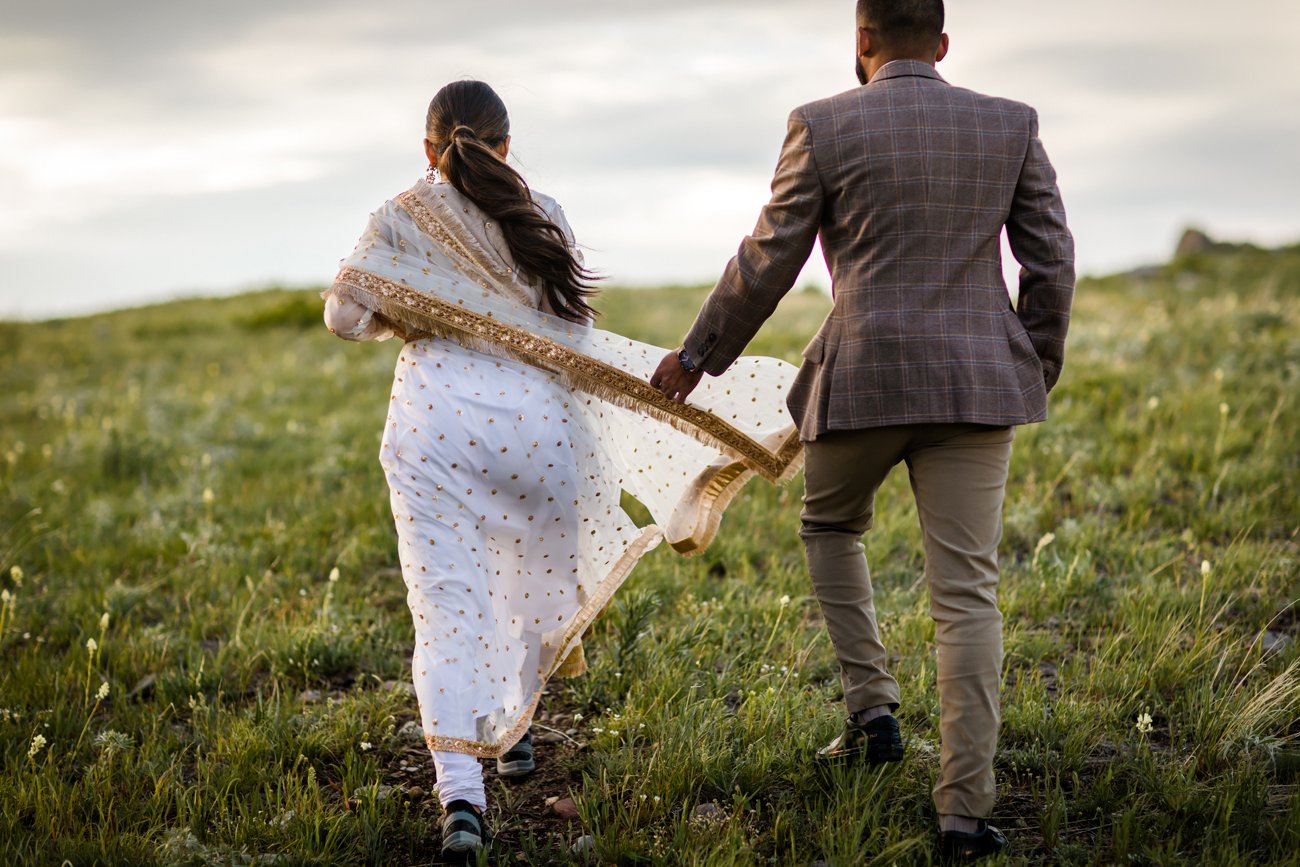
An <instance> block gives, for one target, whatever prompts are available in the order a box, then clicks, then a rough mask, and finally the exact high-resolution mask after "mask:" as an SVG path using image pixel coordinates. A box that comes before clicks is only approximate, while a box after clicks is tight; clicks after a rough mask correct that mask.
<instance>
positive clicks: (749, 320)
mask: <svg viewBox="0 0 1300 867" xmlns="http://www.w3.org/2000/svg"><path fill="white" fill-rule="evenodd" d="M822 206H823V192H822V186H821V180H820V178H819V177H818V174H817V164H816V161H815V159H814V157H813V148H812V135H811V132H810V131H809V128H808V123H807V121H806V120H805V119H804V117H803V115H802V113H801V112H800V110H799V109H796V110H795V111H794V112H793V113H792V114H791V115H790V121H789V126H788V129H787V132H786V137H785V144H784V146H783V147H782V148H781V156H780V159H779V160H778V161H777V166H776V174H775V176H774V177H773V179H772V198H771V200H770V201H769V202H768V203H767V205H766V206H765V207H764V208H763V211H762V213H761V214H760V215H759V218H758V225H757V226H756V227H755V228H754V231H753V233H752V234H750V235H749V236H748V237H746V238H745V240H743V241H742V242H741V244H740V250H739V252H737V253H736V256H735V258H733V259H732V260H731V261H730V262H729V263H727V267H726V269H725V270H724V271H723V273H722V278H721V279H720V280H719V281H718V285H717V286H715V287H714V289H713V291H712V292H711V293H710V294H709V297H708V299H707V300H706V301H705V302H704V306H703V307H702V308H700V312H699V315H698V316H697V317H696V318H695V324H694V325H692V326H691V330H690V332H689V333H688V334H687V336H686V340H685V341H684V342H683V344H682V345H683V346H684V347H685V348H686V351H687V353H688V354H689V355H690V356H691V360H692V361H694V362H695V363H696V365H698V366H699V367H701V368H702V369H703V370H704V371H705V372H706V373H709V374H711V375H713V376H717V375H719V374H721V373H722V372H723V371H725V370H726V369H727V368H728V367H730V366H731V363H732V362H733V361H735V360H736V358H738V357H739V356H740V353H741V352H743V351H744V349H745V346H746V345H748V344H749V341H750V340H752V339H753V337H754V335H755V334H757V333H758V329H759V328H760V327H762V325H763V323H764V322H766V321H767V319H768V317H769V316H771V315H772V311H773V310H775V309H776V305H777V304H778V303H779V302H780V300H781V298H782V297H784V296H785V294H786V293H787V292H789V291H790V287H792V286H793V285H794V282H795V280H797V279H798V278H799V272H800V271H801V270H802V269H803V266H804V263H805V262H807V261H808V255H809V254H810V253H811V252H812V247H813V242H814V241H816V240H817V231H818V228H819V227H820V225H821V215H822Z"/></svg>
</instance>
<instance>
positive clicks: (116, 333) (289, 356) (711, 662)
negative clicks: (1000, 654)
mask: <svg viewBox="0 0 1300 867" xmlns="http://www.w3.org/2000/svg"><path fill="white" fill-rule="evenodd" d="M701 295H702V293H701V291H699V290H692V289H664V290H658V291H639V292H630V291H610V292H609V293H607V294H606V295H605V296H604V298H603V299H602V301H601V305H600V306H601V307H602V308H603V309H604V310H605V312H606V316H605V320H604V324H605V325H606V326H607V327H609V328H612V329H615V330H620V331H624V332H627V333H629V334H632V335H635V336H637V337H640V338H643V339H647V340H652V341H656V342H659V343H661V344H674V343H675V342H676V341H677V340H678V339H680V335H681V334H682V332H683V329H684V326H685V324H686V323H687V321H688V318H689V316H690V314H691V313H692V312H693V311H694V309H695V307H696V304H697V303H698V301H699V300H700V298H701ZM1298 301H1300V248H1291V249H1289V250H1283V251H1275V252H1264V251H1256V250H1250V249H1243V250H1235V251H1222V252H1218V253H1214V254H1206V255H1203V256H1201V257H1198V258H1192V259H1185V260H1182V261H1179V262H1176V263H1174V264H1172V265H1170V266H1168V267H1166V268H1164V269H1161V270H1159V271H1158V272H1152V273H1149V274H1146V275H1145V276H1127V277H1114V278H1108V279H1101V280H1088V281H1085V282H1084V283H1083V284H1082V285H1081V286H1080V288H1079V293H1078V298H1077V303H1076V312H1075V326H1074V330H1073V332H1072V334H1071V341H1070V350H1069V359H1068V362H1067V368H1066V374H1065V377H1064V379H1063V381H1062V383H1061V385H1060V387H1059V388H1058V390H1057V391H1056V392H1055V393H1054V395H1053V404H1052V418H1051V421H1050V422H1048V423H1047V424H1045V425H1040V426H1035V427H1030V428H1025V429H1022V430H1021V431H1020V432H1019V434H1018V438H1017V442H1016V449H1015V456H1014V459H1013V463H1012V470H1011V481H1010V487H1009V495H1008V499H1007V506H1006V533H1005V539H1004V543H1003V546H1002V563H1003V589H1002V604H1003V610H1004V613H1005V615H1006V670H1005V685H1004V689H1003V706H1004V712H1005V721H1004V726H1003V730H1002V740H1001V749H1000V752H999V755H998V760H997V772H998V778H999V786H1000V793H1001V795H1000V800H999V802H998V806H997V808H996V818H995V821H996V822H997V823H998V824H999V825H1001V826H1002V827H1003V828H1004V829H1006V830H1007V831H1008V832H1009V834H1010V836H1011V838H1012V848H1011V850H1010V853H1009V855H1008V856H1006V857H1005V859H1003V860H1004V862H1005V863H1008V864H1026V863H1063V864H1090V863H1103V864H1116V863H1122V864H1169V863H1182V862H1201V863H1211V864H1295V863H1297V859H1298V858H1300V856H1298V855H1297V852H1300V743H1298V741H1300V722H1298V721H1297V720H1300V646H1298V644H1300V642H1298V640H1297V639H1300V616H1298V615H1297V611H1296V607H1297V606H1296V604H1295V600H1296V599H1297V597H1300V577H1298V576H1300V537H1298V535H1297V534H1298V528H1300V504H1298V503H1297V497H1298V494H1297V489H1298V485H1300V472H1298V470H1300V466H1298V464H1300V457H1298V451H1300V449H1298V448H1297V441H1298V439H1300V399H1298V397H1297V386H1298V384H1300V315H1298V314H1297V309H1298ZM826 308H827V302H826V300H825V299H824V298H822V297H821V296H819V295H817V294H815V293H807V292H804V293H795V294H793V295H792V296H791V297H790V298H789V299H787V301H786V303H785V304H784V305H783V306H782V308H781V310H780V312H779V313H778V315H777V317H776V319H775V320H774V321H773V322H772V323H771V324H770V325H769V326H768V328H766V329H765V330H764V332H763V334H762V335H760V337H759V339H758V340H757V341H756V343H755V344H754V346H753V347H752V349H753V351H755V352H759V353H764V354H773V355H779V356H782V357H785V358H788V359H791V360H797V358H798V353H799V349H800V348H801V347H802V345H803V344H804V342H806V340H807V339H808V338H809V337H810V336H811V334H812V333H813V331H814V329H815V327H816V325H817V323H818V322H819V320H820V318H821V316H822V315H823V314H824V312H825V310H826ZM318 311H319V301H318V300H317V299H316V298H315V297H314V296H313V295H311V294H310V293H291V292H266V293H260V294H257V295H251V296H245V297H241V298H232V299H225V300H213V301H187V302H182V303H175V304H169V305H164V306H158V307H152V308H147V309H141V310H132V311H125V312H120V313H114V314H108V315H102V316H95V317H90V318H85V319H77V320H70V321H61V322H49V323H42V324H36V325H32V324H15V323H8V324H0V346H3V356H0V425H2V426H0V586H3V588H4V590H3V596H2V599H3V605H2V608H0V662H2V666H0V807H2V808H3V815H2V816H0V864H6V865H7V864H50V865H59V864H61V863H63V862H64V861H65V859H66V861H67V862H69V863H71V864H73V865H90V864H132V865H148V864H195V865H200V864H202V865H218V864H221V865H225V864H241V865H242V864H248V865H269V864H272V863H274V864H277V865H290V864H403V865H404V864H429V863H432V862H433V861H434V860H435V855H436V852H437V847H438V830H437V823H438V818H439V815H440V814H439V809H438V807H437V805H436V803H435V799H434V798H432V797H431V795H430V794H429V789H430V783H431V781H432V770H431V767H430V762H429V759H428V755H427V753H425V752H424V750H423V748H422V746H421V742H420V738H419V732H418V728H419V726H418V722H415V721H416V719H417V710H416V706H415V701H414V698H413V697H412V695H411V694H410V693H409V690H408V688H407V687H406V680H407V677H408V669H409V664H410V663H409V660H410V646H409V645H410V642H411V640H412V630H411V624H410V620H409V614H408V612H407V609H406V604H405V590H404V587H403V585H402V581H401V578H400V575H399V574H398V572H397V571H396V569H395V568H394V566H395V541H394V534H393V529H392V526H391V523H390V522H391V518H390V516H389V513H388V505H387V492H386V489H385V485H384V481H383V478H382V475H381V472H380V468H379V465H378V462H377V452H378V438H379V430H380V425H381V423H382V419H383V417H384V413H385V404H386V402H387V396H388V388H389V382H390V377H391V373H392V366H393V359H394V356H395V353H396V347H395V346H394V345H393V344H386V345H385V344H381V345H371V346H355V345H348V344H344V343H343V342H341V341H338V340H336V339H335V338H333V337H331V336H330V335H329V334H328V333H326V331H325V330H324V328H323V327H322V326H321V325H320V322H319V312H318ZM800 493H801V485H800V484H799V483H798V482H796V483H794V484H792V485H790V486H788V487H785V488H782V489H776V488H772V487H769V486H764V485H760V484H758V483H752V486H751V488H750V489H749V490H748V491H747V493H746V495H745V496H743V497H742V498H741V499H740V500H738V502H737V503H736V505H735V506H734V507H733V508H732V510H731V512H730V513H729V514H728V516H727V518H726V520H725V521H724V524H723V530H722V533H721V534H720V535H719V537H718V541H717V543H716V544H715V545H714V546H713V547H712V548H711V549H710V550H709V551H708V552H706V553H705V555H704V556H702V557H700V558H697V559H692V560H683V559H680V558H677V557H675V556H674V555H673V554H672V553H671V552H670V551H668V550H667V549H666V546H663V547H661V548H660V549H659V550H658V551H656V552H654V553H653V554H652V555H651V556H650V557H648V558H647V559H646V560H645V561H643V563H642V565H641V566H640V567H639V568H638V569H637V571H636V572H635V573H634V574H633V576H632V578H631V579H630V581H629V583H628V585H627V587H626V588H625V590H624V591H623V593H622V595H621V597H620V598H619V600H618V601H617V603H616V604H615V605H614V606H613V607H612V608H611V609H610V611H609V612H607V615H606V616H605V618H604V619H602V620H601V621H600V622H599V624H598V625H597V627H596V631H595V635H594V636H593V639H592V641H591V642H590V643H589V645H588V657H589V659H590V661H591V663H592V671H591V673H590V674H589V675H588V676H587V677H585V678H582V679H579V680H576V681H571V682H563V683H557V684H555V685H553V686H552V689H551V693H550V695H549V697H548V699H547V701H546V703H545V706H544V710H543V713H542V716H541V718H540V722H541V727H539V728H538V729H537V731H538V734H539V735H540V736H541V739H542V740H545V741H549V742H550V743H547V744H544V745H543V746H541V747H539V760H540V764H541V767H540V768H539V771H538V774H537V776H536V777H535V778H534V779H532V780H530V781H528V782H526V783H523V784H519V785H513V786H508V785H506V784H505V783H504V782H503V781H500V780H498V779H496V778H495V776H492V777H490V779H489V794H490V797H491V798H492V799H493V812H492V814H491V819H492V821H493V823H494V824H495V825H496V826H497V827H498V828H499V829H500V837H501V840H502V845H501V846H500V847H499V848H498V850H497V854H496V856H495V859H494V861H495V863H501V864H525V863H527V864H546V863H567V862H568V861H569V860H570V856H569V854H568V852H569V846H570V845H571V844H572V843H573V842H574V841H575V840H577V839H578V838H579V837H581V836H582V835H590V836H591V837H592V838H594V858H593V860H595V861H598V862H599V863H606V864H709V865H731V864H735V865H748V864H778V865H786V864H793V865H799V864H804V865H807V864H813V863H815V862H818V861H820V862H823V863H825V864H830V865H854V864H886V863H902V864H911V863H926V862H927V861H928V860H929V859H930V857H931V853H932V851H933V850H934V846H935V837H934V831H933V827H934V815H933V807H932V805H931V802H930V795H929V790H930V787H931V785H932V784H933V782H934V778H935V776H936V773H937V768H938V759H937V743H936V738H937V712H938V711H937V699H936V697H935V692H934V678H935V664H934V644H933V635H934V633H933V626H932V624H931V622H930V620H929V617H928V613H927V603H926V596H925V588H924V586H922V585H921V584H920V582H919V576H920V574H921V572H920V570H921V559H920V557H921V554H920V545H919V534H918V530H917V526H916V515H915V510H914V508H913V506H912V504H911V501H910V500H911V498H910V494H909V492H908V490H907V483H906V478H905V473H896V474H895V475H894V476H893V477H891V479H890V480H889V481H888V483H887V484H886V486H885V488H884V489H883V490H882V492H881V495H880V501H879V503H878V510H877V511H878V517H877V526H876V528H875V529H874V530H873V531H872V532H871V534H870V535H869V536H868V538H867V543H868V552H869V556H870V558H871V562H872V565H873V570H874V575H875V578H876V582H877V586H878V592H877V604H878V605H879V607H880V611H881V617H882V621H883V630H884V636H885V641H886V643H887V645H888V646H889V648H890V650H891V653H892V654H893V669H894V671H895V673H896V675H897V676H898V679H899V681H900V683H901V684H902V688H903V706H902V709H901V710H900V719H901V720H902V723H903V725H904V728H905V731H906V735H907V737H908V739H909V752H908V757H907V759H906V761H905V762H903V763H902V764H901V765H899V766H895V767H892V768H890V769H887V770H884V771H866V770H852V769H838V770H835V771H832V772H817V771H816V770H815V769H814V768H813V767H812V764H811V756H812V753H813V752H814V750H815V749H816V747H818V746H820V745H821V744H822V743H824V742H826V741H827V740H829V739H830V738H831V737H832V736H833V735H834V734H835V733H836V731H837V730H838V727H839V726H840V725H841V720H842V716H841V713H842V709H841V705H840V704H839V697H840V696H839V685H838V680H837V676H836V667H835V663H834V658H833V656H832V653H831V650H830V647H829V643H828V641H827V638H826V635H825V630H824V627H823V625H822V621H821V619H820V615H819V612H818V608H817V605H816V602H815V600H813V599H812V598H811V595H810V594H811V588H810V584H809V581H808V579H807V576H806V573H805V571H804V567H803V555H802V549H801V546H800V544H799V541H798V538H797V536H796V527H797V523H798V504H799V497H800ZM569 795H572V796H573V797H574V798H575V800H576V803H577V807H578V812H579V818H578V819H576V820H572V821H570V820H565V819H563V818H561V817H560V816H558V815H556V813H555V811H554V810H553V809H552V808H551V807H550V805H549V804H548V801H549V800H550V799H552V798H556V797H561V798H562V797H565V796H569Z"/></svg>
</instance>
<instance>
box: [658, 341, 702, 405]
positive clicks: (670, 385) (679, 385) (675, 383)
mask: <svg viewBox="0 0 1300 867" xmlns="http://www.w3.org/2000/svg"><path fill="white" fill-rule="evenodd" d="M703 377H704V371H703V370H701V369H699V368H698V367H697V368H696V369H695V370H691V371H688V370H686V369H685V368H684V367H682V363H681V361H679V360H678V358H677V353H676V352H670V353H668V354H667V355H665V356H664V360H663V361H661V362H659V368H658V369H657V370H655V372H654V376H651V377H650V384H651V385H653V386H654V387H655V388H657V389H659V390H660V391H661V392H663V394H664V397H666V398H668V399H669V400H675V401H677V402H678V403H686V398H687V397H688V396H689V395H690V393H691V392H692V391H694V390H695V386H697V385H699V384H700V379H702V378H703Z"/></svg>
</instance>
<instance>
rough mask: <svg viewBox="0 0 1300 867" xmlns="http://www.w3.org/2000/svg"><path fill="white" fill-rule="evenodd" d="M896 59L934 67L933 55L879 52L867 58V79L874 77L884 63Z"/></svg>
mask: <svg viewBox="0 0 1300 867" xmlns="http://www.w3.org/2000/svg"><path fill="white" fill-rule="evenodd" d="M897 60H915V61H916V62H917V63H924V64H925V65H926V66H929V67H934V65H935V63H934V57H918V56H916V55H914V54H879V55H876V56H875V57H870V58H867V80H868V81H870V80H871V79H873V78H875V77H876V73H877V72H879V71H880V70H881V69H882V68H884V66H885V65H886V64H889V63H893V62H895V61H897Z"/></svg>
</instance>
